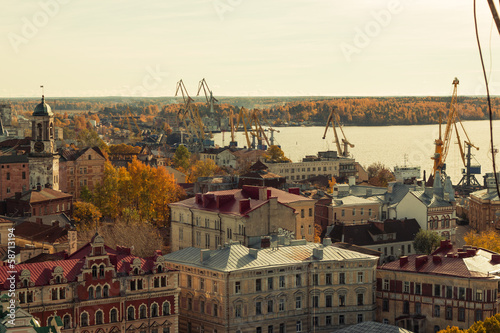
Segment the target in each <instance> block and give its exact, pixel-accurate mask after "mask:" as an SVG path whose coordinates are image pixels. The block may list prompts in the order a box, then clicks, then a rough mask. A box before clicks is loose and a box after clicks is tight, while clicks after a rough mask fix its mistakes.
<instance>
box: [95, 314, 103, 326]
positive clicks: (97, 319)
mask: <svg viewBox="0 0 500 333" xmlns="http://www.w3.org/2000/svg"><path fill="white" fill-rule="evenodd" d="M102 319H103V315H102V311H97V312H96V313H95V324H96V325H102V324H103V320H102Z"/></svg>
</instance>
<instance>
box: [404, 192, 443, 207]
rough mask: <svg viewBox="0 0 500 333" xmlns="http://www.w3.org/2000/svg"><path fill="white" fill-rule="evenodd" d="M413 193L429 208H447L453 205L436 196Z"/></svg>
mask: <svg viewBox="0 0 500 333" xmlns="http://www.w3.org/2000/svg"><path fill="white" fill-rule="evenodd" d="M411 193H412V194H413V195H414V196H415V197H417V199H419V200H420V201H422V203H423V204H424V205H426V206H427V207H447V206H451V205H452V204H451V203H450V202H448V201H445V200H443V199H440V198H438V197H436V196H434V195H427V194H426V193H425V191H411Z"/></svg>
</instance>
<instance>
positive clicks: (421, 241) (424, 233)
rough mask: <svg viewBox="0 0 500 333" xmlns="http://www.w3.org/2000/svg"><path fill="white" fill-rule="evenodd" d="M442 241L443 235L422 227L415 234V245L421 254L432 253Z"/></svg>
mask: <svg viewBox="0 0 500 333" xmlns="http://www.w3.org/2000/svg"><path fill="white" fill-rule="evenodd" d="M440 242H441V236H439V235H438V234H437V233H435V232H434V231H431V230H424V229H420V231H419V232H418V233H417V235H416V236H415V240H414V241H413V246H414V247H415V251H417V253H421V254H431V253H432V251H434V250H435V249H436V248H437V247H438V246H439V244H440Z"/></svg>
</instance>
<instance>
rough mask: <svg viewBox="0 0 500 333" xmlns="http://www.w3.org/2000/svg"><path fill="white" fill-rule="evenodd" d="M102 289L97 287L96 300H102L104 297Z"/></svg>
mask: <svg viewBox="0 0 500 333" xmlns="http://www.w3.org/2000/svg"><path fill="white" fill-rule="evenodd" d="M101 292H102V288H101V286H97V288H95V298H101V297H102V293H101Z"/></svg>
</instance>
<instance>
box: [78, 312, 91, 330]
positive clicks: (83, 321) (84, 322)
mask: <svg viewBox="0 0 500 333" xmlns="http://www.w3.org/2000/svg"><path fill="white" fill-rule="evenodd" d="M80 326H82V327H83V326H89V315H88V314H87V312H84V313H82V314H81V315H80Z"/></svg>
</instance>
